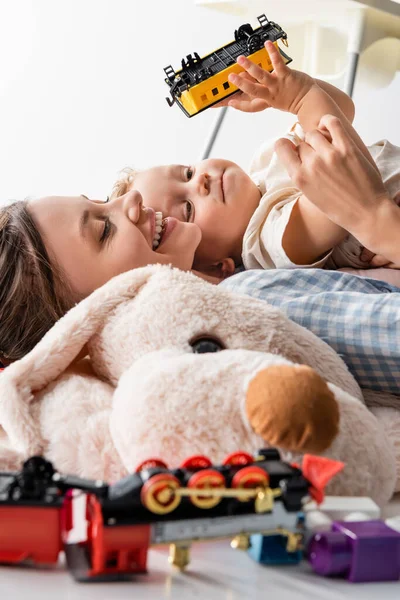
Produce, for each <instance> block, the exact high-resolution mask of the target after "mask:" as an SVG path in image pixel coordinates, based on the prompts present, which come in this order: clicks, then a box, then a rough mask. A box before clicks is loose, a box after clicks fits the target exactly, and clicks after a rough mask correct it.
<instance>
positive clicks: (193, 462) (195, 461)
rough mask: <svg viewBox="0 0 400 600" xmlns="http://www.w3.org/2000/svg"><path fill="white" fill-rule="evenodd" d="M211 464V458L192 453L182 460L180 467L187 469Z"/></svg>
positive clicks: (202, 467) (201, 467) (204, 467)
mask: <svg viewBox="0 0 400 600" xmlns="http://www.w3.org/2000/svg"><path fill="white" fill-rule="evenodd" d="M211 464H212V463H211V460H210V459H209V458H208V457H207V456H203V455H202V454H194V455H193V456H189V458H187V459H186V460H184V461H183V463H182V464H181V468H182V469H189V470H191V469H207V468H208V467H211Z"/></svg>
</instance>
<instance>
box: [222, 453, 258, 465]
mask: <svg viewBox="0 0 400 600" xmlns="http://www.w3.org/2000/svg"><path fill="white" fill-rule="evenodd" d="M253 462H254V458H253V457H252V455H251V454H249V453H248V452H231V453H230V454H228V456H227V457H226V458H225V459H224V462H223V463H222V464H223V465H239V466H243V467H244V466H245V465H250V464H251V463H253Z"/></svg>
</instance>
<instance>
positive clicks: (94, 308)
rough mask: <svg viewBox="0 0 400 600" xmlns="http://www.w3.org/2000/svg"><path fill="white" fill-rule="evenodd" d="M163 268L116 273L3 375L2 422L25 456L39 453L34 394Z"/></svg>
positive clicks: (0, 395) (0, 378) (0, 391)
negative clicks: (121, 304)
mask: <svg viewBox="0 0 400 600" xmlns="http://www.w3.org/2000/svg"><path fill="white" fill-rule="evenodd" d="M160 269H169V267H165V266H161V265H153V266H149V267H143V268H141V269H135V270H133V271H128V272H126V273H123V274H122V275H118V276H117V277H114V278H113V279H111V280H110V281H109V282H107V283H106V284H105V285H103V286H102V287H101V288H99V289H98V290H96V291H95V292H93V293H92V294H91V295H90V296H88V297H87V298H85V299H84V300H82V301H81V302H80V303H79V304H77V305H76V306H75V307H73V308H72V309H71V310H70V311H69V312H68V313H67V314H66V315H65V316H64V317H63V318H62V319H60V320H59V321H58V322H57V323H56V324H55V325H54V326H53V327H52V329H50V331H48V333H46V335H45V336H44V337H43V338H42V340H41V341H40V342H39V343H38V344H37V345H36V346H35V347H34V348H33V350H31V351H30V352H29V353H28V354H27V355H26V356H24V357H23V358H22V359H20V360H18V361H16V362H15V363H13V364H11V365H10V366H8V367H7V368H6V369H5V370H4V371H3V372H2V374H1V375H0V425H1V427H2V428H3V429H4V431H5V433H6V434H7V436H8V440H9V443H10V444H11V446H12V447H13V448H14V449H15V450H16V451H18V452H21V453H23V454H24V455H25V456H29V455H32V454H36V453H40V451H41V447H42V442H41V436H40V432H39V427H38V424H37V423H34V422H33V418H32V416H31V414H30V406H29V405H30V402H31V401H32V399H33V392H37V391H39V390H41V389H43V388H44V387H45V386H46V385H48V384H49V383H50V382H52V381H53V380H54V379H55V378H56V377H58V376H59V375H60V374H61V373H63V372H64V371H65V369H66V368H67V367H68V366H69V365H70V364H71V362H72V361H73V360H74V359H75V358H76V357H77V356H78V354H79V353H80V351H81V350H82V349H83V347H84V346H85V344H87V342H88V341H89V340H90V338H91V337H92V336H93V334H94V333H96V332H97V331H99V329H100V328H101V327H102V325H103V323H104V322H105V320H106V319H107V316H108V314H109V313H110V311H112V310H113V309H114V308H115V307H116V306H118V304H120V303H121V302H125V301H126V300H128V299H130V298H133V297H134V296H135V295H136V294H137V293H138V291H139V290H140V289H141V288H142V287H143V286H144V285H145V284H146V283H147V282H148V281H149V279H151V278H152V277H153V276H154V275H156V274H157V272H158V271H159V270H160Z"/></svg>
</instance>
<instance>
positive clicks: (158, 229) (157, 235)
mask: <svg viewBox="0 0 400 600" xmlns="http://www.w3.org/2000/svg"><path fill="white" fill-rule="evenodd" d="M162 230H163V215H162V212H156V226H155V230H154V239H153V250H155V249H156V248H157V246H158V245H159V244H160V240H161V236H162Z"/></svg>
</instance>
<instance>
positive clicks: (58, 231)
mask: <svg viewBox="0 0 400 600" xmlns="http://www.w3.org/2000/svg"><path fill="white" fill-rule="evenodd" d="M29 212H30V213H31V215H32V218H33V219H34V221H35V223H36V226H37V227H38V230H39V232H40V234H41V236H42V238H43V242H44V244H45V246H46V249H47V251H48V253H49V256H50V258H51V257H54V259H55V260H56V261H57V263H58V264H59V266H60V267H61V269H62V270H63V272H64V273H65V275H66V277H67V279H68V282H69V284H70V285H71V286H72V289H73V291H74V292H75V293H76V294H77V295H78V296H79V297H85V296H87V295H89V294H90V293H91V292H93V291H94V290H95V289H97V288H98V287H100V286H101V285H103V284H104V283H106V282H107V281H108V280H109V279H111V278H112V277H114V276H115V275H119V274H120V273H124V272H125V271H129V270H130V269H134V268H137V267H144V266H146V265H149V264H156V263H162V264H172V265H173V266H174V267H178V268H180V269H182V270H185V271H186V270H189V269H191V267H192V264H193V257H194V253H195V250H196V248H197V246H198V245H199V243H200V239H201V232H200V229H199V227H198V226H197V225H195V224H194V223H184V222H181V221H178V220H177V219H174V218H172V217H171V218H168V219H167V220H166V223H165V222H164V223H163V229H162V232H161V239H160V241H159V245H158V246H157V247H155V246H154V242H155V236H156V214H155V211H154V210H153V209H152V208H146V207H144V206H143V202H142V196H141V195H140V193H139V192H138V191H136V190H131V191H129V192H127V193H126V194H124V195H123V196H120V197H119V198H115V199H114V200H112V201H109V202H105V201H102V200H90V199H89V198H87V197H86V196H78V197H68V196H51V197H46V198H38V199H35V200H31V201H29ZM158 229H159V228H158Z"/></svg>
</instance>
